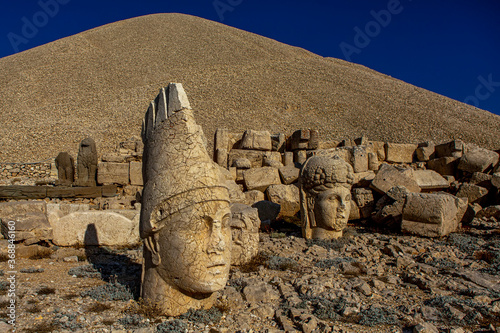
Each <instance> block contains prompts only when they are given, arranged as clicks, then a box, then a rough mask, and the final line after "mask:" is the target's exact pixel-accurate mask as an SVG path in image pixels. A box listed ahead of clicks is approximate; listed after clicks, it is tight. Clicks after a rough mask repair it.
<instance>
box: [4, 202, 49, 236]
mask: <svg viewBox="0 0 500 333" xmlns="http://www.w3.org/2000/svg"><path fill="white" fill-rule="evenodd" d="M46 213H47V206H46V203H45V202H43V201H42V202H39V201H24V202H22V201H21V202H2V203H0V220H1V227H2V235H3V236H4V237H5V239H11V235H14V236H15V238H14V240H15V241H16V242H24V243H25V244H27V245H30V244H35V243H38V242H40V241H49V240H51V239H52V228H51V226H50V224H49V221H48V220H47V215H46ZM9 231H15V232H14V234H9Z"/></svg>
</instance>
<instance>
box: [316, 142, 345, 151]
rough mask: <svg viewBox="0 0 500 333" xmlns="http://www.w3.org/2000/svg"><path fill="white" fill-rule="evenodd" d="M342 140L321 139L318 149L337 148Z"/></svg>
mask: <svg viewBox="0 0 500 333" xmlns="http://www.w3.org/2000/svg"><path fill="white" fill-rule="evenodd" d="M339 144H340V141H320V142H319V143H318V149H332V148H337V147H338V146H339Z"/></svg>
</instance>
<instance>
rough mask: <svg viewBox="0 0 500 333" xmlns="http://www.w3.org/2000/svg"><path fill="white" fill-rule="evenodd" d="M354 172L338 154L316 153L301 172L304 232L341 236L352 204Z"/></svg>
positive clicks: (309, 235)
mask: <svg viewBox="0 0 500 333" xmlns="http://www.w3.org/2000/svg"><path fill="white" fill-rule="evenodd" d="M353 179H354V174H353V169H352V167H351V165H350V164H348V163H347V162H345V161H344V160H343V159H342V158H340V157H339V156H337V155H334V156H313V157H311V158H309V159H308V160H307V161H306V163H305V164H304V166H303V167H302V170H301V173H300V204H301V216H302V234H303V236H304V237H305V238H307V239H311V238H315V239H333V238H339V237H341V236H342V230H343V229H344V228H345V227H346V225H347V220H348V219H349V211H350V205H351V186H352V183H353Z"/></svg>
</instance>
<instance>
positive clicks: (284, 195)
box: [266, 184, 300, 216]
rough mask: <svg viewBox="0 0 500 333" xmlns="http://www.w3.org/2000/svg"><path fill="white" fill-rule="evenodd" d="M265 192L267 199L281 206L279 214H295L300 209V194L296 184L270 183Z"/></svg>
mask: <svg viewBox="0 0 500 333" xmlns="http://www.w3.org/2000/svg"><path fill="white" fill-rule="evenodd" d="M266 193H267V197H268V199H269V201H271V202H274V203H276V204H279V205H280V206H281V210H280V216H295V215H296V214H297V213H298V212H299V211H300V194H299V188H298V187H297V186H296V185H282V184H280V185H271V186H269V187H268V188H267V191H266Z"/></svg>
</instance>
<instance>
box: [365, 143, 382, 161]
mask: <svg viewBox="0 0 500 333" xmlns="http://www.w3.org/2000/svg"><path fill="white" fill-rule="evenodd" d="M368 146H370V147H371V148H372V149H371V150H372V151H373V152H374V153H375V154H377V157H378V160H379V161H380V162H382V161H385V157H386V156H385V142H382V141H370V142H369V144H368Z"/></svg>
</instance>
